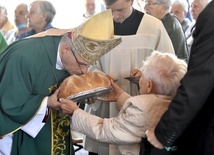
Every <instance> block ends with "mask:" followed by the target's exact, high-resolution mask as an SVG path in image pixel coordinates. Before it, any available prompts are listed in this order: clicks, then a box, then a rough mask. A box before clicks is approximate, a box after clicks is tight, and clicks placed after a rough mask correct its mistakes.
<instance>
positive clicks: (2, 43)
mask: <svg viewBox="0 0 214 155" xmlns="http://www.w3.org/2000/svg"><path fill="white" fill-rule="evenodd" d="M7 46H8V45H7V42H6V40H5V39H4V36H3V35H2V33H1V32H0V53H2V52H3V51H4V50H5V48H6V47H7Z"/></svg>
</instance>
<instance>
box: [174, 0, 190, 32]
mask: <svg viewBox="0 0 214 155" xmlns="http://www.w3.org/2000/svg"><path fill="white" fill-rule="evenodd" d="M171 13H172V14H173V15H175V16H176V17H177V18H178V20H179V21H180V23H181V26H182V28H183V30H184V32H185V31H186V30H187V29H188V27H190V26H191V24H192V23H191V21H190V20H189V19H188V18H186V16H187V13H188V3H187V1H185V0H175V1H174V3H173V4H172V9H171Z"/></svg>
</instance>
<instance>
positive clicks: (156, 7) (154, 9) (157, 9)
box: [144, 0, 189, 60]
mask: <svg viewBox="0 0 214 155" xmlns="http://www.w3.org/2000/svg"><path fill="white" fill-rule="evenodd" d="M171 6H172V0H146V1H145V7H144V9H145V12H146V13H147V14H150V15H152V16H154V17H156V18H158V19H160V20H161V21H162V23H163V25H164V27H165V29H166V31H167V33H168V35H169V37H170V39H171V41H172V44H173V47H174V50H175V54H176V55H177V56H178V58H181V59H186V60H188V57H189V55H188V48H187V45H186V37H185V35H184V32H183V29H182V27H181V24H180V22H179V21H178V20H177V19H176V18H175V17H174V16H173V15H172V14H171V13H170V10H171Z"/></svg>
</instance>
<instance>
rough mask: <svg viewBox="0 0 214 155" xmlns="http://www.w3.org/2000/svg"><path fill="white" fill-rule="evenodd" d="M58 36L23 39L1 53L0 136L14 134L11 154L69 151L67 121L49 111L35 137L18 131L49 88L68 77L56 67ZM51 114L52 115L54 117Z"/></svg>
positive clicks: (62, 153) (50, 154)
mask: <svg viewBox="0 0 214 155" xmlns="http://www.w3.org/2000/svg"><path fill="white" fill-rule="evenodd" d="M60 39H61V37H53V36H48V37H42V38H29V39H23V40H20V41H17V42H14V43H13V44H11V45H10V46H9V47H8V48H7V49H6V50H5V52H4V53H2V55H1V56H0V107H1V108H0V137H3V136H6V135H8V134H10V133H13V145H12V153H11V154H12V155H55V154H59V155H68V154H71V153H70V152H72V151H71V150H73V149H72V148H73V147H72V145H71V144H72V143H71V137H70V121H69V117H68V116H64V117H63V118H61V117H60V114H59V112H56V111H53V110H51V115H50V117H49V119H48V121H47V123H46V124H45V125H44V127H43V128H42V129H41V131H40V132H39V133H38V135H37V136H36V137H35V138H32V137H31V136H29V135H28V134H27V133H25V132H23V131H22V130H21V127H22V126H23V125H25V124H26V123H28V122H29V121H30V120H31V119H32V118H33V117H34V116H35V115H36V112H37V111H38V110H39V109H40V107H41V103H42V101H43V99H44V97H46V96H50V95H51V94H52V93H53V92H50V91H49V89H51V88H53V86H54V85H55V84H58V85H59V83H60V82H62V80H63V79H64V78H66V77H68V76H69V73H68V72H67V71H65V70H57V69H56V60H57V51H58V44H59V41H60ZM53 116H54V117H53Z"/></svg>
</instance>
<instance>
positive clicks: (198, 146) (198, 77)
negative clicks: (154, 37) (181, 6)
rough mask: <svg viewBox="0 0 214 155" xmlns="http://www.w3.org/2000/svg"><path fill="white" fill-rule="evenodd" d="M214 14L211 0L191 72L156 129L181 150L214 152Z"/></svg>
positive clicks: (201, 154) (198, 24)
mask: <svg viewBox="0 0 214 155" xmlns="http://www.w3.org/2000/svg"><path fill="white" fill-rule="evenodd" d="M213 16H214V1H211V2H210V4H209V5H208V6H207V7H206V8H205V9H204V10H203V11H202V12H201V13H200V15H199V17H198V20H197V22H196V29H195V32H194V34H193V37H194V42H193V45H192V50H191V54H190V60H189V65H188V72H187V73H186V75H185V76H184V78H183V79H182V81H181V86H180V87H179V88H178V91H177V95H176V96H175V97H174V99H173V100H172V102H171V104H170V106H169V109H168V110H167V112H166V113H165V114H164V115H163V117H162V119H161V120H160V122H159V124H158V125H157V127H156V129H155V135H156V137H157V138H158V140H159V141H160V142H161V143H162V144H163V145H164V146H171V145H173V144H174V143H175V142H176V143H177V144H178V154H185V153H186V154H191V155H212V154H214V150H213V146H214V134H213V124H214V119H213V116H214V68H213V65H214V20H213ZM188 151H189V152H190V153H187V152H188Z"/></svg>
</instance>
